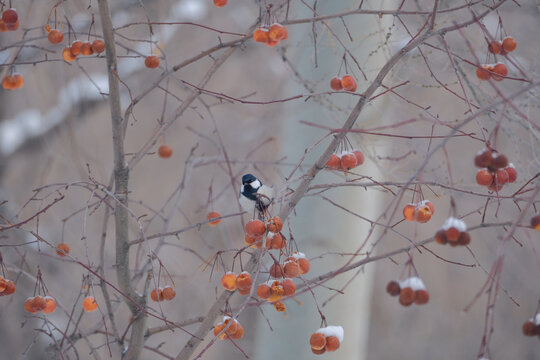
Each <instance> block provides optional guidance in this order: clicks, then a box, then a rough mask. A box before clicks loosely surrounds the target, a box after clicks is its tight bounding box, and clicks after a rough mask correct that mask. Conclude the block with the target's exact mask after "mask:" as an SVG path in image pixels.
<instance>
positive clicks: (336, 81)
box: [330, 76, 343, 91]
mask: <svg viewBox="0 0 540 360" xmlns="http://www.w3.org/2000/svg"><path fill="white" fill-rule="evenodd" d="M330 88H331V89H332V90H335V91H339V90H343V85H341V78H339V77H337V76H334V77H333V78H332V80H330Z"/></svg>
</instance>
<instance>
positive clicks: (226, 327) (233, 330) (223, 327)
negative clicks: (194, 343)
mask: <svg viewBox="0 0 540 360" xmlns="http://www.w3.org/2000/svg"><path fill="white" fill-rule="evenodd" d="M214 336H218V338H219V339H220V340H224V339H234V340H237V339H241V338H242V337H243V336H244V327H243V326H242V324H240V323H239V322H238V320H236V319H233V318H231V317H230V316H224V317H223V321H222V322H220V323H219V324H216V326H214Z"/></svg>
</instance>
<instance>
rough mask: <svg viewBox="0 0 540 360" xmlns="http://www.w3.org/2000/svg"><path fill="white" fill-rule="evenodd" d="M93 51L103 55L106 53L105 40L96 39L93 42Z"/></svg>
mask: <svg viewBox="0 0 540 360" xmlns="http://www.w3.org/2000/svg"><path fill="white" fill-rule="evenodd" d="M92 51H93V52H95V53H96V54H99V53H102V52H104V51H105V43H104V42H103V40H100V39H96V40H94V41H93V42H92Z"/></svg>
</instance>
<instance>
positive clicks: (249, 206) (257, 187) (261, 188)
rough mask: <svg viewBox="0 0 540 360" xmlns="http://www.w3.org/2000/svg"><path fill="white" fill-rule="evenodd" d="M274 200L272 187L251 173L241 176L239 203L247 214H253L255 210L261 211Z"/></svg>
mask: <svg viewBox="0 0 540 360" xmlns="http://www.w3.org/2000/svg"><path fill="white" fill-rule="evenodd" d="M273 200H274V189H273V188H272V187H271V186H267V185H264V184H263V183H262V181H261V180H259V179H258V178H256V177H255V176H254V175H252V174H245V175H244V176H242V186H241V187H240V198H239V201H240V205H242V208H243V209H244V210H245V211H247V212H248V213H249V214H254V213H255V210H257V211H258V212H259V213H263V212H264V211H265V210H266V209H267V208H268V206H270V204H271V203H272V201H273Z"/></svg>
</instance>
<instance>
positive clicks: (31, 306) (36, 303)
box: [24, 295, 56, 314]
mask: <svg viewBox="0 0 540 360" xmlns="http://www.w3.org/2000/svg"><path fill="white" fill-rule="evenodd" d="M24 309H25V310H26V311H28V312H29V313H31V314H37V313H38V312H40V311H43V313H44V314H50V313H52V312H54V311H55V310H56V300H54V298H53V297H51V296H39V295H37V296H32V297H29V298H28V299H26V301H25V302H24Z"/></svg>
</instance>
